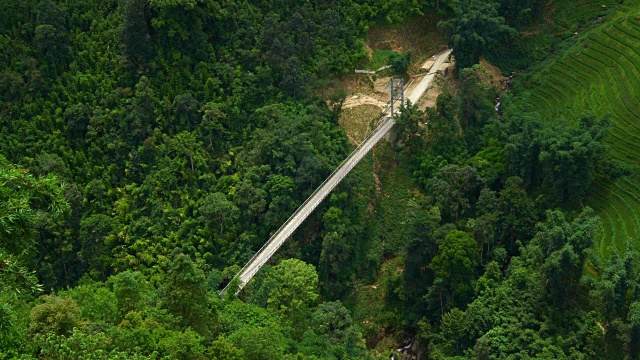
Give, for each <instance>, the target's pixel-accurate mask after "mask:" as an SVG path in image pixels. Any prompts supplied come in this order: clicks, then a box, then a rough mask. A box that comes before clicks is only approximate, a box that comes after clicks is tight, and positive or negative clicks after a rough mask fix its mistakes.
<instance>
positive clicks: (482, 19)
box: [440, 0, 516, 68]
mask: <svg viewBox="0 0 640 360" xmlns="http://www.w3.org/2000/svg"><path fill="white" fill-rule="evenodd" d="M499 6H500V4H499V3H497V2H495V1H492V0H489V1H483V0H454V2H453V5H452V7H453V11H454V13H455V16H454V17H453V18H452V19H450V20H447V21H445V22H442V23H441V25H440V26H442V27H444V28H446V29H447V31H448V36H449V44H450V45H451V47H452V48H453V53H454V55H455V57H456V61H457V64H458V66H459V67H460V68H467V67H471V66H473V64H477V63H478V61H479V60H480V56H481V55H482V54H484V53H486V52H487V51H491V49H492V48H494V47H495V46H497V45H498V44H499V43H501V42H502V43H505V42H507V43H508V42H510V41H511V40H512V39H513V38H514V37H515V35H516V31H515V30H514V29H513V28H511V27H510V26H508V25H506V24H505V20H504V18H503V17H502V16H499V15H498V8H499Z"/></svg>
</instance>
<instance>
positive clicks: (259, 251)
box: [222, 82, 411, 294]
mask: <svg viewBox="0 0 640 360" xmlns="http://www.w3.org/2000/svg"><path fill="white" fill-rule="evenodd" d="M410 83H411V82H409V83H408V84H406V85H405V87H404V89H403V91H405V90H406V89H407V87H408V86H409V84H410ZM401 105H402V104H401ZM389 107H390V106H387V108H385V109H384V110H383V111H382V113H381V116H380V117H379V118H378V120H380V118H382V119H384V120H387V121H393V118H392V117H391V116H389V115H387V113H388V112H389ZM398 110H399V108H398ZM396 112H397V111H396ZM384 120H383V121H382V122H381V123H380V124H378V126H376V128H375V129H374V130H373V131H372V132H371V133H369V135H367V137H366V138H365V139H364V140H362V142H361V143H360V144H358V146H357V147H356V148H355V149H354V150H353V151H352V152H351V153H350V154H349V156H347V157H346V158H345V159H344V160H343V161H342V162H341V163H340V165H338V166H337V167H336V168H335V169H334V170H333V171H332V172H331V174H330V175H329V176H327V177H326V178H325V180H324V181H323V182H322V183H321V184H320V185H319V186H318V187H316V189H315V190H314V191H313V193H312V194H311V195H310V196H309V197H307V199H306V200H305V201H304V202H303V203H302V205H300V206H299V207H298V208H297V209H296V211H294V212H293V214H291V216H289V218H288V219H287V221H285V222H284V223H283V224H282V225H281V226H280V228H278V230H277V231H276V232H275V233H273V235H271V237H270V238H269V240H267V242H265V243H264V245H262V247H261V248H260V249H259V250H258V251H257V252H255V253H254V254H253V256H252V257H251V258H250V259H249V261H247V263H246V264H245V266H244V267H243V268H242V270H240V272H238V273H237V274H236V275H235V276H234V277H233V278H232V279H231V280H230V281H229V283H228V284H227V285H226V286H225V288H224V289H223V290H222V293H226V291H227V288H228V287H229V285H231V284H232V283H233V282H234V280H235V279H237V278H238V277H240V281H241V283H240V284H239V288H238V289H237V291H236V294H237V293H238V292H240V290H242V288H243V287H244V285H246V283H244V281H242V276H243V275H244V274H246V273H247V272H251V271H253V270H254V269H255V272H257V271H259V270H260V268H261V267H262V266H263V265H264V263H266V262H267V261H268V260H269V259H270V258H271V256H272V255H273V254H274V253H275V252H276V251H277V250H278V249H279V248H280V246H276V247H275V248H274V249H273V250H272V251H271V252H270V253H269V256H267V257H266V258H265V260H264V261H262V262H261V263H258V264H254V265H253V266H250V265H251V264H252V263H253V262H254V261H255V260H256V258H257V257H258V256H259V255H260V254H261V253H262V251H263V250H264V249H265V248H267V247H268V246H269V245H270V244H271V243H273V241H274V240H275V239H276V238H277V237H278V236H279V235H280V234H281V233H282V232H283V231H284V230H285V229H286V227H287V225H288V224H289V222H290V221H291V220H292V219H294V218H295V217H296V216H298V214H300V213H301V212H302V210H303V209H304V208H305V206H306V205H307V204H308V203H309V202H310V201H311V200H313V199H314V197H315V196H316V195H317V194H318V192H319V191H321V190H323V187H324V186H325V184H326V183H327V182H328V181H330V180H331V179H332V178H333V177H334V176H335V174H336V173H337V172H338V171H340V169H342V167H343V166H344V165H345V164H346V163H347V162H349V160H351V159H352V158H353V157H354V156H356V154H358V153H359V152H360V151H361V150H362V149H363V147H365V146H367V145H366V144H367V141H369V140H370V139H371V138H372V137H373V136H376V135H377V134H378V132H379V131H380V130H381V129H383V128H384V126H385V125H386V124H387V121H384ZM387 131H388V130H387ZM374 145H375V144H373V145H371V146H370V148H369V149H367V150H366V151H365V154H366V153H368V152H369V151H370V150H371V148H372V147H373V146H374ZM363 156H364V155H363ZM356 164H357V162H356V163H355V164H353V165H352V166H350V167H349V169H348V170H347V172H346V173H345V175H344V176H346V174H348V173H349V172H350V171H351V169H352V168H353V167H355V165H356ZM336 186H337V184H336ZM327 195H329V194H328V193H327V194H326V195H325V196H327ZM322 200H323V199H321V200H320V201H322ZM320 201H319V202H318V204H317V205H319V203H320ZM317 205H316V206H317ZM306 216H308V214H307V215H306ZM306 216H305V217H304V218H305V219H306ZM302 221H304V219H303V220H301V223H302ZM295 230H296V229H294V230H292V231H291V233H293V232H294V231H295ZM291 235H292V234H289V235H288V236H291ZM249 266H250V267H249ZM256 268H257V269H256ZM255 272H254V274H255ZM251 277H253V276H251ZM247 282H248V281H247Z"/></svg>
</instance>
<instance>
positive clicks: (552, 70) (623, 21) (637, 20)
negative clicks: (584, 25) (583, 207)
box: [530, 1, 640, 257]
mask: <svg viewBox="0 0 640 360" xmlns="http://www.w3.org/2000/svg"><path fill="white" fill-rule="evenodd" d="M579 3H580V4H579V6H576V7H575V9H574V10H575V11H573V12H572V11H568V9H567V10H562V11H561V12H560V13H559V14H558V16H557V19H560V21H567V22H571V21H574V19H572V17H573V16H582V18H585V13H589V12H591V13H589V14H590V15H589V16H586V18H589V17H591V18H592V19H593V16H594V15H596V21H600V19H598V18H597V16H599V15H597V14H598V11H601V10H602V9H604V8H606V7H603V6H602V4H603V3H602V2H599V1H580V2H579ZM605 3H606V2H605ZM605 20H606V21H603V24H602V25H600V26H599V27H597V28H595V29H593V30H591V31H590V32H589V33H587V34H584V35H583V36H584V37H585V38H584V39H583V41H581V42H580V43H579V45H576V46H574V47H573V48H572V49H570V50H568V51H567V52H566V53H565V54H564V55H563V56H561V57H559V58H557V59H555V60H553V61H551V62H550V63H549V65H548V66H547V67H546V68H545V69H544V70H542V71H541V73H540V79H541V82H542V85H541V86H539V87H537V88H536V89H535V90H533V92H532V94H531V98H530V101H531V105H532V106H533V107H534V109H536V110H537V111H539V112H540V113H541V114H543V115H544V116H545V118H547V119H549V120H554V119H558V118H564V119H567V120H569V121H575V120H577V118H579V117H580V116H581V115H582V114H585V113H594V114H596V115H599V116H602V115H605V114H610V116H611V118H610V119H611V121H612V122H613V124H614V127H613V129H612V131H611V135H610V137H609V138H608V143H609V145H610V150H609V151H610V154H611V155H612V156H613V157H614V158H617V159H619V160H621V161H624V162H625V163H627V164H630V165H631V166H632V167H633V174H632V175H631V176H629V177H627V178H623V179H620V180H618V181H616V182H613V183H611V182H607V181H605V180H604V179H597V180H596V182H595V184H594V185H593V187H592V189H591V191H590V197H589V198H588V201H587V204H588V205H589V206H591V207H593V208H594V209H596V211H597V212H598V213H599V214H600V216H601V217H602V220H603V225H604V229H603V234H602V237H601V239H600V241H599V243H598V247H599V251H600V254H601V255H602V256H605V257H606V256H608V255H609V254H610V253H611V247H612V246H615V247H617V248H618V249H619V250H621V251H623V252H624V251H625V249H626V247H627V243H628V241H631V242H632V243H635V244H636V246H637V247H638V248H640V235H639V232H640V5H632V6H629V5H627V6H626V7H625V8H623V9H621V10H620V11H618V12H616V13H615V14H612V15H611V17H608V18H607V19H605Z"/></svg>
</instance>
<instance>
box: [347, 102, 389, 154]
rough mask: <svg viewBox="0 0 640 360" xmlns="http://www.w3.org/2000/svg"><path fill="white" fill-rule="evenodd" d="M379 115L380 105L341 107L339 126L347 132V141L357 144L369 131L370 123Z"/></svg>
mask: <svg viewBox="0 0 640 360" xmlns="http://www.w3.org/2000/svg"><path fill="white" fill-rule="evenodd" d="M379 117H380V107H378V106H376V105H360V106H356V107H352V108H348V109H343V110H342V114H341V116H340V126H342V127H343V128H344V129H345V131H346V132H347V136H348V137H349V141H350V142H351V143H352V144H354V145H356V146H357V145H359V144H360V143H361V142H362V141H363V140H364V139H365V138H366V137H367V135H369V133H370V132H371V124H372V123H373V122H374V121H375V120H376V119H378V118H379Z"/></svg>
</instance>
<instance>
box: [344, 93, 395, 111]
mask: <svg viewBox="0 0 640 360" xmlns="http://www.w3.org/2000/svg"><path fill="white" fill-rule="evenodd" d="M387 104H388V103H386V102H384V101H380V100H378V99H376V98H374V97H371V96H369V95H364V94H355V95H353V96H351V97H348V98H347V99H346V100H345V101H344V103H343V104H342V108H343V109H351V108H354V107H356V106H361V105H373V106H377V107H379V108H381V109H384V107H385V106H387Z"/></svg>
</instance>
